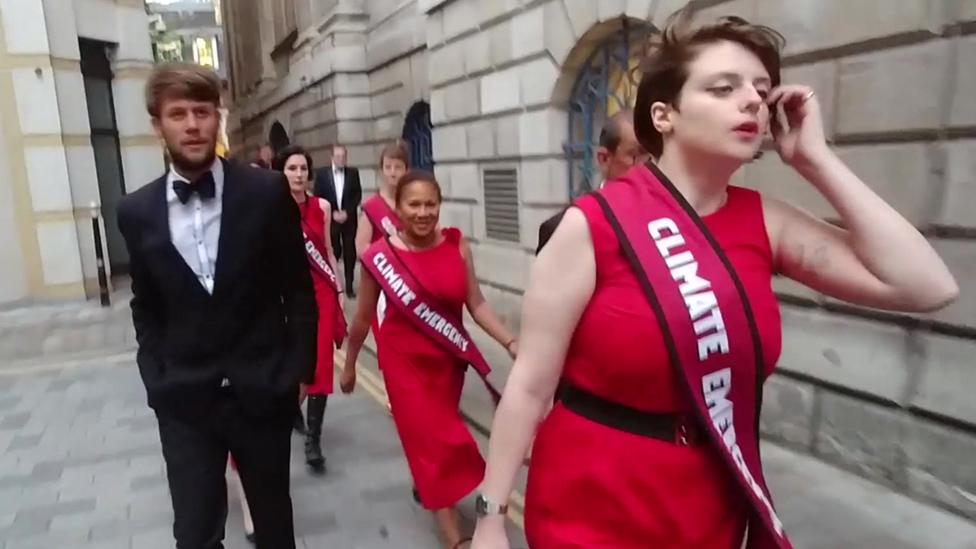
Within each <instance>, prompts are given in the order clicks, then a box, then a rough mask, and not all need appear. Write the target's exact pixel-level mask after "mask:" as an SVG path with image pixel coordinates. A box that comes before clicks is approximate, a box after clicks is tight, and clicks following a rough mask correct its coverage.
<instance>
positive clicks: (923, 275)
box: [473, 11, 958, 549]
mask: <svg viewBox="0 0 976 549" xmlns="http://www.w3.org/2000/svg"><path fill="white" fill-rule="evenodd" d="M655 40H656V41H655V42H654V43H652V46H653V50H652V51H651V53H650V54H649V56H648V58H647V59H646V60H645V62H644V64H643V65H642V67H641V69H642V74H643V76H642V80H641V83H640V86H639V89H638V96H637V108H636V109H635V115H634V116H635V127H636V130H637V136H638V138H639V140H640V141H641V144H642V145H643V146H644V147H645V149H646V150H647V151H648V152H650V153H651V154H652V155H653V156H654V157H655V158H656V159H657V163H656V166H638V167H636V168H634V169H632V170H631V171H630V172H628V173H627V174H626V175H625V176H623V177H622V178H620V179H618V180H612V181H610V182H608V183H607V184H606V185H605V186H604V189H603V190H601V191H599V192H598V194H600V195H606V196H609V195H610V194H612V193H614V192H617V190H619V189H624V188H626V189H640V188H641V186H642V185H645V186H649V185H658V186H663V185H664V181H666V180H667V181H669V184H670V185H672V187H671V188H672V189H674V190H673V191H671V192H673V193H677V194H678V195H679V197H680V199H681V200H683V201H684V204H685V205H686V209H685V210H684V212H686V213H687V218H688V219H692V220H693V219H695V218H696V217H697V218H699V219H700V220H701V221H702V222H703V226H704V227H703V228H702V226H698V227H700V228H701V231H702V234H707V232H710V233H711V235H712V236H713V237H714V243H709V244H708V245H709V246H712V247H713V248H711V249H716V248H717V249H719V250H720V252H723V253H724V256H725V257H727V262H728V266H727V269H728V270H729V271H730V272H733V273H734V274H735V275H737V277H738V279H739V280H740V281H741V289H740V291H739V294H738V295H739V296H740V297H743V298H744V299H743V301H747V302H748V304H749V305H750V306H751V310H752V313H753V316H754V332H753V334H754V336H756V337H755V340H754V341H753V343H755V344H756V346H757V348H758V349H759V350H760V351H761V352H758V353H756V355H755V356H757V357H758V360H757V362H760V363H761V365H762V368H758V367H757V368H756V369H755V371H756V374H757V375H758V376H759V380H760V381H761V380H762V378H763V377H765V376H768V375H769V373H770V372H771V371H772V370H773V367H774V365H775V364H776V361H777V358H778V356H779V353H780V346H781V328H780V316H779V309H778V305H777V301H776V298H775V296H774V294H773V292H772V289H771V278H772V276H773V275H774V274H782V275H784V276H787V277H790V278H792V279H794V280H796V281H798V282H800V283H803V284H805V285H807V286H809V287H811V288H813V289H815V290H817V291H819V292H822V293H824V294H827V295H830V296H833V297H835V298H839V299H844V300H847V301H850V302H853V303H856V304H860V305H865V306H871V307H877V308H885V309H891V310H901V311H927V310H933V309H937V308H939V307H941V306H944V305H946V304H947V303H949V302H950V301H951V300H952V299H953V298H954V297H955V296H956V294H957V291H958V289H957V286H956V283H955V280H954V279H953V277H952V275H951V274H950V273H949V271H948V270H947V268H946V266H945V265H944V263H943V262H942V260H941V259H940V258H939V257H938V256H937V255H936V253H935V251H934V250H933V249H932V248H931V246H930V245H929V244H928V242H927V241H926V240H925V238H924V237H923V236H922V235H920V234H919V232H918V231H917V230H916V229H915V228H914V227H913V226H912V225H911V224H910V223H909V222H907V221H906V220H905V219H903V218H902V217H901V216H900V215H899V214H898V213H897V212H896V211H894V210H893V209H892V208H891V207H889V206H888V205H887V204H886V203H885V202H884V201H883V200H882V199H881V198H879V197H878V196H877V195H876V194H875V193H874V192H873V191H872V190H871V189H870V188H869V187H868V186H867V185H865V184H864V183H863V182H862V181H861V180H860V179H859V178H858V177H857V176H856V175H855V174H854V173H852V172H851V171H850V170H849V169H848V168H847V167H846V166H845V165H844V164H843V163H842V162H841V161H840V160H839V159H838V157H837V156H836V155H835V154H834V153H833V152H832V151H831V150H830V149H829V148H828V147H827V145H826V143H825V139H824V133H823V129H822V122H821V116H820V108H819V106H818V103H817V99H816V96H815V94H814V93H813V91H812V90H811V89H809V88H807V87H805V86H798V85H780V79H779V51H780V50H781V46H782V38H781V37H780V36H779V35H778V34H777V33H775V31H772V30H771V29H768V28H765V27H760V26H756V25H752V24H749V23H748V22H746V21H744V20H742V19H739V18H724V19H721V20H719V21H718V22H716V23H713V24H709V25H706V26H702V27H697V28H696V27H692V26H691V23H690V12H688V11H684V12H681V13H680V15H679V16H678V17H677V18H674V19H672V22H671V23H669V26H668V28H667V29H665V30H664V32H663V34H662V35H660V36H658V37H656V39H655ZM771 118H772V128H771V129H772V135H773V138H774V141H775V145H776V150H777V152H778V153H779V155H780V157H781V158H782V160H783V161H784V162H785V163H787V164H788V165H790V166H791V167H793V168H794V169H795V170H797V171H798V172H799V173H800V174H802V175H803V176H804V177H805V178H806V179H807V180H808V181H809V182H810V183H811V184H812V185H814V186H815V187H816V188H817V189H818V190H819V191H820V192H821V194H822V195H823V196H824V197H825V198H826V199H827V200H828V201H829V202H830V203H831V204H832V205H833V206H834V208H835V209H836V210H837V212H838V213H839V214H840V216H841V218H842V219H843V227H845V228H839V227H836V226H832V225H829V224H827V223H824V222H822V221H821V220H819V219H816V218H814V217H812V216H810V215H808V214H806V213H804V212H802V211H800V210H798V209H797V208H794V207H792V206H790V205H788V204H786V203H784V202H781V201H778V200H775V199H771V198H768V197H764V196H761V195H759V194H758V193H756V192H754V191H751V190H747V189H744V188H739V187H734V186H730V185H729V181H730V179H731V177H732V175H733V174H734V173H735V172H736V171H737V170H738V168H740V167H741V166H742V165H743V164H745V163H747V162H749V161H751V160H752V159H753V158H754V157H755V155H756V154H757V152H758V151H759V148H760V145H761V142H762V138H763V135H764V133H765V130H766V128H767V127H769V126H770V121H771ZM646 188H649V187H646ZM676 200H677V199H676ZM606 204H607V202H601V200H600V199H598V198H597V197H596V196H587V197H584V198H581V199H579V200H578V201H577V202H576V203H575V205H574V207H573V208H570V209H569V210H568V211H567V213H566V216H565V217H564V218H563V220H562V222H561V223H560V225H559V226H558V228H557V229H556V231H555V234H554V235H553V237H552V239H551V240H550V241H549V243H548V244H547V245H546V247H545V248H544V249H543V250H542V252H541V253H540V254H539V256H538V259H537V260H536V263H535V265H534V266H533V269H532V273H531V277H530V282H529V285H528V288H527V290H526V293H525V296H524V301H523V312H522V324H521V325H522V333H521V349H520V353H519V357H518V359H517V360H516V363H515V365H514V367H513V370H512V373H511V375H510V377H509V379H508V382H507V383H506V386H505V393H504V396H503V398H502V401H501V403H500V404H499V407H498V409H497V412H496V415H495V419H494V427H493V429H492V436H491V441H490V446H489V452H488V464H487V469H486V475H485V481H484V483H483V485H482V494H481V496H480V497H479V514H480V515H481V517H480V518H479V520H478V525H477V528H476V533H475V539H474V543H473V547H474V548H476V549H506V548H508V546H509V545H508V541H507V540H506V538H505V531H504V516H503V514H502V512H503V511H504V508H505V507H504V505H503V504H504V503H506V502H507V500H508V498H509V494H510V493H511V491H512V489H513V485H514V483H515V477H516V473H517V471H518V469H519V468H520V466H521V464H522V458H523V456H524V455H525V452H526V449H527V448H528V447H529V445H530V443H531V442H532V441H533V436H535V437H536V438H535V442H534V446H533V455H532V459H531V464H530V466H529V479H528V490H527V493H526V499H525V527H526V535H527V539H528V541H529V545H530V546H531V547H532V548H533V549H548V548H553V549H555V548H559V549H572V548H587V549H595V548H605V549H610V548H613V549H638V548H655V549H668V548H675V549H677V548H709V549H712V548H714V549H733V548H736V549H737V548H739V547H740V546H741V543H742V542H743V538H744V535H745V532H746V525H747V522H749V525H750V528H749V543H750V546H751V547H758V546H764V547H774V546H779V547H789V543H788V541H785V539H786V538H785V536H784V537H780V538H775V539H776V540H777V541H776V542H775V543H773V544H765V545H764V544H762V542H760V541H759V540H760V539H761V538H762V536H763V532H769V531H772V530H775V529H776V528H775V527H767V528H765V529H764V528H763V527H762V525H763V524H776V523H775V522H771V521H770V522H767V523H762V522H761V521H762V518H763V517H762V513H763V512H764V511H763V510H762V509H761V508H759V507H750V504H749V501H752V499H750V498H753V499H755V498H754V495H751V494H748V493H747V492H746V491H745V490H743V489H741V488H740V487H739V486H740V485H739V484H738V483H737V481H739V477H738V476H737V475H736V473H735V472H734V471H733V469H731V468H729V467H727V466H726V461H725V460H726V458H727V455H728V454H729V453H732V454H733V455H734V452H733V451H732V449H731V446H729V450H726V449H725V448H722V447H720V446H719V445H718V444H715V443H714V440H715V439H714V437H715V436H716V435H715V432H713V430H712V429H711V427H713V425H711V422H708V421H706V419H708V418H703V419H699V418H700V417H702V416H699V415H697V414H700V413H701V412H700V408H698V407H697V406H696V404H695V403H696V401H695V398H694V397H693V395H694V391H693V390H689V389H688V388H687V387H692V386H686V385H685V383H686V379H685V373H683V372H682V371H680V370H677V369H675V368H673V364H672V362H673V361H672V357H673V356H676V355H675V354H674V353H673V352H674V350H675V349H674V348H669V346H668V345H667V344H666V342H667V341H668V340H667V338H666V337H665V332H664V328H663V327H662V323H660V322H659V321H658V318H662V317H660V316H657V313H660V312H661V311H660V305H659V304H658V305H657V309H655V306H654V305H652V304H651V303H650V299H646V296H647V290H646V288H645V287H643V286H642V285H641V283H640V282H639V280H641V279H639V277H638V275H637V274H635V273H637V270H636V268H635V267H634V266H633V265H634V263H633V261H634V259H633V258H634V257H635V248H633V247H631V246H630V245H629V244H628V243H629V242H631V240H622V239H624V238H629V234H630V233H621V232H620V231H619V227H620V225H614V223H612V222H611V219H619V218H620V217H622V215H621V213H620V212H623V211H625V210H624V208H622V207H621V206H620V205H619V204H618V205H616V206H613V207H611V208H609V209H607V208H606V207H605V206H606ZM642 204H643V203H642ZM614 208H618V209H617V210H614ZM638 219H641V218H639V217H638ZM639 226H642V227H644V230H643V233H644V236H645V237H646V236H647V234H648V233H650V234H651V235H654V239H655V243H656V244H657V247H658V250H654V252H655V253H657V252H658V251H660V255H659V256H658V258H657V260H658V261H660V260H661V258H662V257H669V259H668V266H669V267H672V265H677V264H678V262H679V261H684V259H680V258H679V257H677V256H668V255H667V252H668V249H667V246H664V245H663V244H662V242H663V241H659V240H657V238H658V236H657V235H659V233H660V230H659V228H658V227H657V226H653V222H652V223H650V224H646V225H639ZM655 243H651V244H650V246H649V247H650V248H654V244H655ZM673 243H675V242H674V241H672V242H671V243H669V245H670V244H673ZM624 244H628V245H626V246H625V245H624ZM691 244H692V243H691V242H690V241H689V246H690V245H691ZM696 245H699V246H702V244H696ZM717 254H718V252H716V255H717ZM686 259H687V258H686ZM672 261H673V262H674V263H672ZM662 263H663V262H662ZM702 265H704V264H702ZM672 268H674V267H672ZM674 272H675V271H672V274H674ZM692 276H694V275H692ZM668 278H670V277H668ZM644 280H646V279H644ZM699 281H700V279H699ZM666 282H673V281H670V280H667V281H666ZM706 284H707V281H706ZM655 291H656V289H655ZM682 292H683V290H682ZM716 294H718V291H717V290H716ZM689 307H690V306H689ZM671 310H672V311H673V309H671ZM715 310H717V309H715ZM665 313H667V311H665ZM682 314H684V313H682ZM719 322H721V319H719ZM697 327H698V326H697V324H696V330H697ZM668 337H670V336H668ZM750 347H751V346H750ZM697 351H698V352H700V348H699V349H697ZM696 355H697V353H696ZM702 360H704V359H702ZM733 366H734V367H737V366H735V365H733ZM740 386H741V385H740ZM752 386H753V387H755V382H752ZM557 387H558V391H557ZM699 389H702V386H701V385H699ZM708 391H709V389H708V388H706V389H705V392H706V393H707V392H708ZM757 392H758V391H757ZM553 395H555V398H556V404H555V407H554V408H553V409H552V411H551V413H549V414H548V415H547V416H546V415H545V414H546V411H547V408H548V403H549V401H550V399H551V398H552V397H553ZM709 410H711V408H709ZM728 410H731V407H729V408H728ZM737 411H738V408H737ZM706 414H707V412H706ZM713 414H714V412H713ZM544 416H545V417H544ZM729 417H730V418H731V412H729ZM711 419H712V421H717V420H715V416H714V415H713V417H712V418H711ZM540 421H541V425H540ZM729 421H731V419H730V420H729ZM717 425H718V424H717V423H716V425H715V430H718V429H719V428H718V426H717ZM537 428H538V430H537ZM754 429H755V427H753V428H752V430H754ZM741 433H742V431H740V434H741ZM751 434H753V435H755V436H758V434H755V433H751ZM733 436H734V431H733ZM732 441H733V442H732V443H730V442H729V441H728V440H726V441H725V442H726V444H727V445H730V444H734V439H732ZM710 442H711V444H710ZM756 447H757V448H758V446H756ZM737 448H738V447H737ZM745 451H746V450H743V452H745ZM750 451H755V450H750ZM739 457H740V458H741V455H740V456H739ZM751 509H759V511H756V512H752V511H751ZM756 517H759V519H758V520H757V522H756V523H753V522H752V520H753V519H754V518H756ZM753 527H755V529H756V536H755V537H754V536H753Z"/></svg>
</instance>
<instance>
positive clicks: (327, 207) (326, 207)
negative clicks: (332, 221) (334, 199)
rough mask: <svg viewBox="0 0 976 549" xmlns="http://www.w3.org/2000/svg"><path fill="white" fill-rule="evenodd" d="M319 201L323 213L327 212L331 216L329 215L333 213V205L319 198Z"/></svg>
mask: <svg viewBox="0 0 976 549" xmlns="http://www.w3.org/2000/svg"><path fill="white" fill-rule="evenodd" d="M317 200H318V201H319V207H320V208H322V211H323V212H325V213H326V214H329V213H331V212H332V205H331V204H329V201H328V200H326V199H324V198H319V199H317Z"/></svg>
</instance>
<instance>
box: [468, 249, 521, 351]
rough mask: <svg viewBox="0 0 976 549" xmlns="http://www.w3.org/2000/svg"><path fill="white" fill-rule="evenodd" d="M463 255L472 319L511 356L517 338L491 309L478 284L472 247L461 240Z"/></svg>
mask: <svg viewBox="0 0 976 549" xmlns="http://www.w3.org/2000/svg"><path fill="white" fill-rule="evenodd" d="M461 255H462V256H463V257H464V263H465V264H466V265H467V269H468V297H467V299H466V305H467V306H468V311H470V312H471V318H473V319H474V321H475V322H476V323H477V324H478V326H481V329H483V330H484V331H485V332H487V333H488V335H490V336H491V337H492V339H494V340H495V341H497V342H498V343H500V344H501V345H502V346H503V347H505V350H507V351H508V352H509V354H513V353H512V351H511V350H510V349H509V348H510V347H512V343H513V342H514V341H515V337H514V336H513V335H512V333H511V332H510V331H509V330H508V328H507V327H505V324H503V323H502V321H501V320H500V319H499V318H498V315H496V314H495V311H494V310H493V309H492V308H491V305H490V304H489V303H488V300H486V299H485V296H484V294H482V293H481V284H479V283H478V275H477V273H475V270H474V260H473V258H472V254H471V246H469V245H468V241H467V240H466V239H462V240H461Z"/></svg>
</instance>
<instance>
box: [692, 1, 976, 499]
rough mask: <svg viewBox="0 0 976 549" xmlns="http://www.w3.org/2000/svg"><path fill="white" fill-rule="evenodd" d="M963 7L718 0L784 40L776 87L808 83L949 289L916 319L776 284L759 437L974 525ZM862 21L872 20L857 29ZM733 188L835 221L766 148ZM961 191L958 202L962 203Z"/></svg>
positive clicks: (975, 378)
mask: <svg viewBox="0 0 976 549" xmlns="http://www.w3.org/2000/svg"><path fill="white" fill-rule="evenodd" d="M972 5H973V4H972V3H971V2H964V1H960V2H948V1H946V2H942V1H923V0H919V1H912V0H900V1H895V2H892V1H882V0H874V1H870V0H859V1H858V2H814V1H800V0H796V1H791V2H788V3H786V2H779V1H775V0H753V1H747V2H744V1H738V0H737V1H735V2H727V3H722V4H720V5H718V6H716V7H714V8H711V9H713V10H719V11H720V10H723V9H726V8H727V9H732V10H734V11H735V12H737V13H740V14H742V15H745V16H746V17H750V18H754V19H755V20H757V21H760V22H764V23H767V24H770V25H773V26H774V27H775V28H777V29H779V30H780V31H782V32H783V33H784V34H785V35H786V38H787V40H788V46H787V56H786V59H785V64H786V65H787V68H786V70H785V72H784V80H786V81H792V82H801V83H805V84H809V85H811V86H813V87H814V88H815V89H816V91H817V94H818V97H819V98H820V101H821V103H822V104H823V106H824V115H825V118H826V127H827V130H828V132H829V139H830V140H831V141H832V143H833V146H834V148H835V150H836V151H837V153H838V154H839V155H840V156H841V157H842V158H843V159H844V160H845V161H846V162H847V163H848V165H849V166H850V167H851V169H853V170H854V171H855V172H856V173H857V174H858V175H860V176H861V177H862V178H863V179H864V180H865V181H866V182H867V183H868V184H869V185H870V186H871V187H872V188H873V189H875V191H876V192H878V193H879V194H880V195H881V196H882V197H884V198H885V199H886V200H887V201H888V202H889V203H890V204H891V205H892V206H894V207H895V208H897V209H898V211H900V212H901V213H902V214H903V215H905V216H906V217H907V218H908V219H909V220H910V221H912V223H914V224H915V225H916V226H918V227H919V228H920V229H921V230H922V231H923V233H924V234H926V235H927V236H928V237H929V238H930V240H931V241H932V243H933V245H934V246H935V247H936V249H937V250H938V251H939V252H940V254H941V255H942V257H943V258H944V259H945V260H946V262H947V263H948V265H949V267H950V269H951V270H952V272H953V273H954V274H955V276H956V278H957V280H958V281H959V284H960V286H961V289H962V290H961V294H960V298H959V300H958V301H957V302H956V303H955V304H954V305H952V306H950V307H949V308H947V309H945V310H943V311H940V312H937V313H934V314H928V315H893V314H886V313H880V312H877V311H871V310H866V309H862V308H858V307H854V306H850V305H847V304H843V303H840V302H838V301H836V300H833V299H831V298H827V297H825V296H822V295H818V294H816V293H814V292H811V291H810V290H808V289H806V288H802V287H800V286H798V285H796V284H793V283H790V282H788V281H783V280H778V281H776V285H777V289H778V292H779V294H780V296H781V300H782V302H783V327H784V352H783V356H782V359H781V360H780V370H779V371H780V373H779V374H778V375H777V376H775V377H774V378H773V379H772V380H771V381H770V383H769V384H768V385H767V389H766V399H765V411H764V417H763V430H764V432H765V434H766V435H767V436H768V437H770V438H774V439H777V440H779V441H781V442H785V443H788V444H790V445H792V446H794V447H797V448H801V449H805V450H807V451H810V452H812V453H813V454H815V455H817V456H819V457H821V458H823V459H825V460H828V461H831V462H834V463H838V464H840V465H843V466H845V467H848V468H850V469H852V470H855V471H857V472H859V473H861V474H864V475H865V476H868V477H870V478H873V479H875V480H878V481H881V482H884V483H886V484H888V485H890V486H892V487H894V488H897V489H899V490H902V491H905V492H907V493H909V494H911V495H912V496H915V497H919V498H924V499H930V500H933V501H935V502H937V503H939V504H941V505H944V506H946V507H948V508H950V509H953V510H955V511H957V512H960V513H963V514H966V515H968V516H970V517H976V503H974V498H973V493H974V492H976V480H974V479H976V474H974V473H976V465H974V462H973V461H972V460H971V459H968V458H966V457H965V456H968V455H972V453H973V451H974V450H976V437H974V433H976V405H974V404H973V399H972V397H971V391H970V387H971V386H972V385H973V384H976V368H974V367H973V366H974V361H973V358H972V357H973V356H974V353H976V279H974V277H973V275H974V274H976V240H973V236H974V234H976V231H974V228H976V220H974V218H973V217H972V215H971V214H970V213H969V211H970V208H971V204H972V203H973V198H974V193H976V162H974V160H973V158H974V156H973V152H976V140H974V139H973V138H974V137H976V79H974V78H973V76H972V70H971V69H970V68H969V63H964V61H963V59H964V58H966V57H967V54H969V55H972V54H973V53H976V37H974V36H972V35H971V34H970V33H972V31H973V28H974V27H973V23H974V22H976V10H973V9H972ZM869 21H870V23H868V22H869ZM740 181H741V182H742V183H745V184H746V185H748V186H752V187H755V188H758V189H760V190H762V191H763V192H765V193H768V194H770V195H773V196H779V197H782V198H785V199H788V200H790V201H791V202H793V203H795V204H798V205H800V206H802V207H804V208H806V209H808V210H810V211H812V212H815V213H816V214H818V215H820V216H822V217H825V218H827V219H831V220H835V221H836V220H838V216H837V214H836V213H835V212H834V211H833V210H832V209H831V208H830V206H829V204H827V203H826V201H824V200H823V199H822V198H821V197H820V196H819V195H818V194H817V193H816V191H815V190H814V189H813V188H812V187H811V186H810V185H809V184H807V183H806V182H805V181H803V180H802V179H801V178H799V177H798V176H797V175H796V174H795V173H793V172H791V171H790V170H789V169H788V168H786V167H784V166H783V165H782V163H781V162H780V161H779V159H778V158H777V156H776V155H775V153H772V152H771V153H770V154H767V155H765V156H764V157H763V158H762V159H761V160H760V161H758V162H756V163H755V164H753V165H750V166H748V167H747V168H746V169H745V170H744V172H743V173H742V174H741V179H740ZM967 198H968V201H967Z"/></svg>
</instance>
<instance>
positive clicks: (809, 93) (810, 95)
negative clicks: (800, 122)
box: [803, 90, 817, 103]
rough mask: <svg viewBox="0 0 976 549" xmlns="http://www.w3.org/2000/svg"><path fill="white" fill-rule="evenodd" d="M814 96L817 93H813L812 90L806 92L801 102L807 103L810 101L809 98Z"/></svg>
mask: <svg viewBox="0 0 976 549" xmlns="http://www.w3.org/2000/svg"><path fill="white" fill-rule="evenodd" d="M816 94H817V92H815V91H813V90H810V91H808V92H807V94H806V95H804V96H803V102H804V103H806V102H807V101H809V100H810V98H811V97H813V96H814V95H816Z"/></svg>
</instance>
